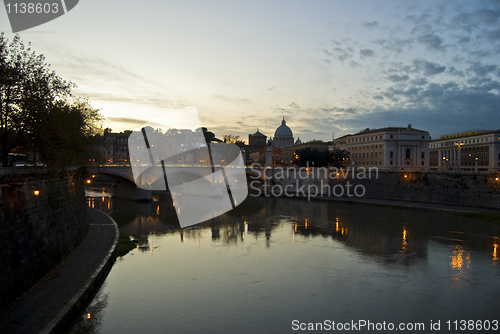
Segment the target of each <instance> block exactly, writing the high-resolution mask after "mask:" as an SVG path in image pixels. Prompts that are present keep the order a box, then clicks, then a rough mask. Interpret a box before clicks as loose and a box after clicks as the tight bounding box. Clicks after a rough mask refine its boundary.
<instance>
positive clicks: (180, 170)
mask: <svg viewBox="0 0 500 334" xmlns="http://www.w3.org/2000/svg"><path fill="white" fill-rule="evenodd" d="M221 167H227V166H214V168H215V169H216V170H218V169H220V168H221ZM156 168H157V169H155V168H149V169H147V170H145V171H144V172H143V173H142V174H141V175H140V177H139V178H138V179H137V180H134V175H133V173H132V168H131V167H130V165H100V166H92V167H91V169H90V172H91V173H92V174H101V175H106V176H109V177H111V178H113V179H115V180H117V181H119V182H121V183H125V184H128V185H134V186H136V185H137V182H138V183H139V184H142V185H143V187H136V190H135V192H136V195H135V199H137V200H150V199H151V190H165V180H164V177H165V176H169V178H168V180H169V185H170V186H174V185H180V184H183V183H186V182H189V181H193V180H197V179H200V178H204V177H206V176H207V174H209V173H210V170H208V171H207V169H208V168H210V167H208V166H206V165H200V166H168V165H167V166H165V175H164V174H163V171H162V170H160V172H158V169H159V168H161V167H160V166H157V167H156ZM245 171H246V174H247V177H248V176H253V177H258V176H260V175H262V174H261V173H260V172H259V171H257V170H255V169H253V168H250V167H245ZM206 180H207V182H210V179H209V178H206ZM148 188H149V189H151V190H148ZM129 197H130V196H129Z"/></svg>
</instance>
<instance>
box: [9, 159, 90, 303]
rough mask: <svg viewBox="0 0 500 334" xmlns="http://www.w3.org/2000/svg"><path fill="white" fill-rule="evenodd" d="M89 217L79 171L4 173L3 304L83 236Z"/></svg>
mask: <svg viewBox="0 0 500 334" xmlns="http://www.w3.org/2000/svg"><path fill="white" fill-rule="evenodd" d="M88 224H89V220H88V215H87V209H86V205H85V192H84V189H83V181H82V177H81V174H80V173H78V172H75V171H72V172H69V173H67V174H66V175H64V176H61V175H59V176H55V175H48V174H47V173H46V172H45V171H35V170H31V171H30V170H23V169H19V168H12V169H10V168H3V169H2V170H1V172H0V240H1V241H2V247H1V248H0V268H1V272H0V306H1V305H3V304H6V303H7V302H9V301H10V300H12V299H13V298H15V297H17V296H18V295H20V294H21V293H22V292H24V291H25V290H27V289H28V288H29V287H30V286H32V285H33V284H34V283H35V282H36V281H37V280H38V279H40V278H41V277H43V275H44V274H46V273H47V272H48V271H50V270H51V269H52V268H54V267H55V266H56V265H57V264H58V263H59V262H60V261H61V260H62V259H63V258H64V257H65V256H67V255H68V254H69V253H70V252H71V251H72V250H73V249H74V248H75V247H76V246H77V245H78V244H79V243H80V241H81V240H82V239H83V237H84V236H85V234H86V233H87V231H88V227H89V225H88Z"/></svg>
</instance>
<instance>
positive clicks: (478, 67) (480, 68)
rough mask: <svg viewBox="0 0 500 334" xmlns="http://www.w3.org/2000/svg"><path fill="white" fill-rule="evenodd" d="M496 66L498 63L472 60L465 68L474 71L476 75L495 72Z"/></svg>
mask: <svg viewBox="0 0 500 334" xmlns="http://www.w3.org/2000/svg"><path fill="white" fill-rule="evenodd" d="M497 68H498V65H483V64H482V63H481V62H473V63H472V65H470V66H469V67H468V68H467V71H469V72H470V71H471V72H474V73H475V74H476V75H479V76H484V75H487V74H490V73H495V72H496V70H497Z"/></svg>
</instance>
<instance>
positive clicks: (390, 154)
mask: <svg viewBox="0 0 500 334" xmlns="http://www.w3.org/2000/svg"><path fill="white" fill-rule="evenodd" d="M498 156H499V157H498V158H499V159H500V154H499V155H498ZM389 158H394V152H393V151H390V152H389ZM391 165H392V161H391Z"/></svg>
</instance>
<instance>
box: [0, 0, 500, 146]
mask: <svg viewBox="0 0 500 334" xmlns="http://www.w3.org/2000/svg"><path fill="white" fill-rule="evenodd" d="M152 8H154V10H153V11H152V10H151V9H152ZM256 17H258V19H255V18H256ZM90 19H92V25H89V20H90ZM499 20H500V5H499V4H498V3H495V2H494V1H487V0H485V1H477V2H472V3H470V2H466V1H459V2H455V1H441V2H439V3H437V4H436V3H434V2H431V1H418V2H413V1H408V2H398V1H388V2H383V3H377V2H373V1H355V2H349V3H347V2H327V1H314V2H308V3H305V2H300V1H296V2H295V1H294V2H288V1H287V2H283V1H276V2H272V3H266V2H256V3H232V2H227V1H216V2H214V3H211V4H210V5H209V4H206V3H204V2H200V1H192V2H188V3H182V4H179V3H172V2H167V3H162V2H158V1H149V2H140V3H131V2H113V3H101V2H90V1H86V2H83V1H82V2H80V3H79V4H78V6H76V7H75V8H74V9H73V10H71V12H68V13H67V14H65V15H63V16H61V17H59V18H58V19H56V20H53V21H50V22H47V23H45V24H43V25H41V26H38V27H35V28H32V29H28V30H25V31H22V32H20V33H18V34H19V36H20V37H21V40H22V41H23V43H24V44H25V45H28V44H29V43H31V48H32V50H34V51H35V52H36V53H37V54H43V55H44V56H45V57H46V62H47V63H50V64H51V65H52V67H51V68H52V69H53V70H54V71H55V72H56V73H57V74H58V75H59V76H61V77H62V78H63V79H65V80H70V81H72V82H74V83H75V84H76V85H77V86H78V88H77V89H74V90H73V93H74V94H75V95H77V96H82V97H88V98H89V100H90V102H91V103H92V106H93V107H95V108H98V109H101V114H102V115H103V116H104V117H105V121H104V123H103V127H104V128H106V127H109V128H111V129H113V131H117V132H121V131H124V130H126V129H134V128H137V127H139V126H142V125H143V124H145V123H147V122H149V121H150V120H152V119H154V118H157V117H158V116H161V115H162V114H163V113H166V112H168V111H172V110H177V109H182V108H185V107H188V106H196V108H197V110H198V111H199V116H200V121H201V124H202V126H204V127H207V128H208V129H209V130H210V131H212V132H214V133H215V134H216V135H217V136H222V135H224V134H233V135H239V136H240V138H241V139H243V140H246V141H247V140H248V134H250V133H254V132H255V131H256V129H259V130H260V131H261V132H262V133H264V134H266V135H267V136H268V137H273V136H274V131H275V129H276V128H277V127H278V126H279V125H280V121H281V119H282V118H283V117H285V119H286V120H287V125H288V126H289V127H290V128H291V129H292V131H293V135H294V138H295V139H297V138H298V137H300V138H301V140H302V141H303V142H306V141H310V140H313V139H317V140H323V141H329V140H331V138H332V132H333V133H334V134H335V137H336V138H338V137H341V136H343V135H346V134H349V133H350V134H354V133H357V132H360V131H362V130H363V129H365V128H370V129H374V128H384V127H392V126H395V127H404V126H406V125H407V124H409V123H410V124H412V125H413V127H414V128H416V129H421V130H424V131H428V132H429V133H430V134H431V136H432V137H433V138H439V137H441V136H443V135H449V134H454V133H461V132H468V131H471V130H473V129H489V128H491V124H499V123H500V113H499V112H498V106H499V105H500V81H499V80H500V60H499V59H498V57H497V54H498V51H500V44H499V40H500V30H499V29H498V22H499ZM0 31H3V32H5V35H6V37H7V38H8V39H9V40H12V37H13V36H14V34H12V32H11V28H10V26H9V21H8V19H7V15H6V11H5V10H1V11H0ZM493 128H495V127H493ZM496 128H498V126H497V127H496Z"/></svg>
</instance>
